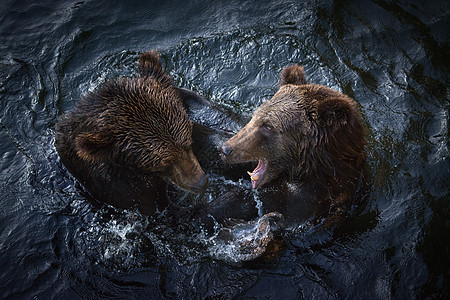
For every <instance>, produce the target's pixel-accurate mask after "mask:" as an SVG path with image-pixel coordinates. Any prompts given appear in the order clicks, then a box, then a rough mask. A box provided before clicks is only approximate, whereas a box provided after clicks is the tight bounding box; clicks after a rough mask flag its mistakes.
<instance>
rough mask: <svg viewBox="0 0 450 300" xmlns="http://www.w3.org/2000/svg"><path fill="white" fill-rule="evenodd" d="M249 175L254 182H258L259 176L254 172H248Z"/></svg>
mask: <svg viewBox="0 0 450 300" xmlns="http://www.w3.org/2000/svg"><path fill="white" fill-rule="evenodd" d="M247 174H248V175H250V178H251V179H252V180H254V181H257V180H258V176H257V175H254V174H253V173H252V172H250V171H247Z"/></svg>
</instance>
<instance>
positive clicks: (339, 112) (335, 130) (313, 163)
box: [222, 65, 366, 221]
mask: <svg viewBox="0 0 450 300" xmlns="http://www.w3.org/2000/svg"><path fill="white" fill-rule="evenodd" d="M280 77H281V79H280V88H279V90H278V92H277V93H276V94H275V95H274V96H273V97H272V98H271V99H270V100H268V101H266V102H264V103H263V104H261V105H260V106H259V107H258V108H257V109H256V110H255V111H254V113H253V116H252V119H251V120H250V122H249V123H248V124H247V125H246V126H245V127H244V128H242V129H241V130H240V131H239V132H238V133H237V134H236V135H235V136H233V137H232V138H231V139H229V140H228V141H226V142H225V143H224V144H223V146H222V153H223V157H224V160H225V161H226V162H229V163H244V162H258V164H257V166H256V168H255V169H254V170H253V171H252V172H249V175H250V177H251V183H252V187H253V188H254V189H257V190H258V191H259V193H258V197H259V199H260V200H261V201H262V203H263V210H262V213H263V214H264V213H269V212H275V211H276V212H279V213H281V214H283V215H284V217H285V218H286V219H287V220H286V221H294V220H296V221H298V220H299V219H307V218H310V217H312V216H317V215H318V214H322V213H328V211H329V210H330V207H339V206H340V205H343V204H345V203H350V202H351V201H350V200H351V199H353V196H354V195H355V191H356V190H357V189H358V188H359V187H360V186H361V184H362V182H363V177H364V162H365V159H366V152H365V143H366V142H365V131H364V127H363V123H362V119H361V113H360V111H359V109H358V105H357V103H356V102H355V101H354V100H353V99H351V98H349V97H347V96H345V95H343V94H342V93H339V92H337V91H335V90H333V89H330V88H328V87H325V86H322V85H318V84H312V83H308V82H307V81H306V77H305V74H304V71H303V68H302V67H301V66H299V65H292V66H288V67H285V68H284V69H283V70H282V72H281V76H280ZM254 213H255V212H254V209H253V211H248V214H249V215H251V214H254ZM260 214H261V212H260Z"/></svg>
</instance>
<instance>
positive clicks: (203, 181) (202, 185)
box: [193, 174, 209, 193]
mask: <svg viewBox="0 0 450 300" xmlns="http://www.w3.org/2000/svg"><path fill="white" fill-rule="evenodd" d="M208 183H209V180H208V175H206V174H205V175H203V177H202V178H201V179H200V181H199V182H198V183H197V184H196V185H195V186H194V187H193V190H194V191H195V192H197V193H201V192H203V191H205V189H206V187H207V186H208Z"/></svg>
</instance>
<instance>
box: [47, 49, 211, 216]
mask: <svg viewBox="0 0 450 300" xmlns="http://www.w3.org/2000/svg"><path fill="white" fill-rule="evenodd" d="M55 131H56V141H55V146H56V149H57V151H58V153H59V155H60V157H61V160H62V162H63V163H64V165H65V166H66V167H67V169H68V170H69V171H70V172H71V173H72V174H73V175H74V176H75V177H76V178H77V179H78V180H79V181H80V182H81V183H82V184H83V185H84V186H85V188H86V189H87V190H88V191H89V193H90V194H91V195H92V196H93V197H94V198H95V199H97V200H99V201H101V202H106V203H109V204H112V205H114V206H117V207H124V208H129V207H131V206H133V205H137V206H138V207H139V209H140V210H141V211H143V212H144V213H146V214H152V213H153V212H155V211H157V210H160V211H161V210H162V209H163V208H164V207H165V206H166V205H167V195H166V193H167V183H166V181H169V182H172V183H173V184H175V185H176V186H178V187H180V188H182V189H185V190H187V191H190V192H194V193H198V192H201V191H203V190H204V189H205V187H206V185H207V183H208V179H207V177H206V175H205V173H204V172H203V170H202V168H201V167H200V164H199V163H198V161H197V159H196V157H195V156H194V154H193V152H192V148H191V143H192V141H191V140H192V139H191V135H192V123H191V121H190V120H189V117H188V115H187V114H186V111H185V108H184V107H183V103H182V99H181V96H180V93H179V90H178V89H176V88H174V87H173V86H172V81H171V78H170V77H169V76H168V75H167V74H166V73H165V72H164V70H163V68H162V64H161V60H160V58H159V55H158V53H157V52H156V51H151V52H146V53H143V54H141V55H140V57H139V76H138V77H134V78H118V79H113V80H111V81H108V82H106V83H105V84H102V85H101V86H99V87H98V88H97V89H96V90H95V91H93V92H90V93H88V94H87V95H86V96H85V97H84V98H83V99H81V100H80V101H79V102H78V103H77V104H76V106H75V108H74V109H73V110H72V111H71V112H69V113H67V114H65V115H62V116H61V117H60V118H59V120H58V122H57V124H56V128H55Z"/></svg>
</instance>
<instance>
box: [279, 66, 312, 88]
mask: <svg viewBox="0 0 450 300" xmlns="http://www.w3.org/2000/svg"><path fill="white" fill-rule="evenodd" d="M285 84H295V85H301V84H307V81H306V76H305V72H304V71H303V67H302V66H299V65H292V66H287V67H285V68H284V69H283V70H281V75H280V86H282V85H285Z"/></svg>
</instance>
